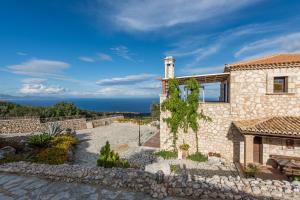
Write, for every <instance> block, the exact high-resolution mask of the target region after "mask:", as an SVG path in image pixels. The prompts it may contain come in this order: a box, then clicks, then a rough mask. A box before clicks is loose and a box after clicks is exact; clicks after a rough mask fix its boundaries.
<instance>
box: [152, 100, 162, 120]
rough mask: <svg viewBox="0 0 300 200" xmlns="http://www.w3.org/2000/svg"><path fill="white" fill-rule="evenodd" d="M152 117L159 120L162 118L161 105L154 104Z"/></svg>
mask: <svg viewBox="0 0 300 200" xmlns="http://www.w3.org/2000/svg"><path fill="white" fill-rule="evenodd" d="M151 117H153V118H155V119H158V120H159V118H160V105H159V103H153V104H152V105H151Z"/></svg>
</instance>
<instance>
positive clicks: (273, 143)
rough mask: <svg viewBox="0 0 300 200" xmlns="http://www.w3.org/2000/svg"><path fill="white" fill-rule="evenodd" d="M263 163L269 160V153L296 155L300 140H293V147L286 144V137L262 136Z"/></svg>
mask: <svg viewBox="0 0 300 200" xmlns="http://www.w3.org/2000/svg"><path fill="white" fill-rule="evenodd" d="M262 143H263V144H262V145H263V163H264V164H266V163H267V162H268V160H269V155H284V156H296V157H297V156H298V157H299V155H300V140H294V147H293V148H288V147H287V146H286V139H281V138H267V137H263V138H262Z"/></svg>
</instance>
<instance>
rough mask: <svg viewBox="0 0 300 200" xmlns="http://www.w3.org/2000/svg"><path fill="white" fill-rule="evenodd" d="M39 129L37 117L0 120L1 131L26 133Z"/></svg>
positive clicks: (39, 124) (39, 123)
mask: <svg viewBox="0 0 300 200" xmlns="http://www.w3.org/2000/svg"><path fill="white" fill-rule="evenodd" d="M40 130H41V122H40V119H38V118H28V119H21V118H20V119H8V120H0V134H1V133H28V132H38V131H40Z"/></svg>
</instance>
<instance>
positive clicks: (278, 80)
mask: <svg viewBox="0 0 300 200" xmlns="http://www.w3.org/2000/svg"><path fill="white" fill-rule="evenodd" d="M276 85H279V87H281V88H280V89H276V88H275V87H276ZM273 92H274V93H288V77H287V76H275V77H274V79H273Z"/></svg>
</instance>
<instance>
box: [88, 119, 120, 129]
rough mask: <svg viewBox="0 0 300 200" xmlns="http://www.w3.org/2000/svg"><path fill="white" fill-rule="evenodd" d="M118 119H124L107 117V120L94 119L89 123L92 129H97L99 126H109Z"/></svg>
mask: <svg viewBox="0 0 300 200" xmlns="http://www.w3.org/2000/svg"><path fill="white" fill-rule="evenodd" d="M118 119H124V116H115V117H108V118H103V119H95V120H92V121H91V122H92V124H93V128H95V127H99V126H106V125H109V124H111V123H113V122H114V121H115V120H118Z"/></svg>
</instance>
